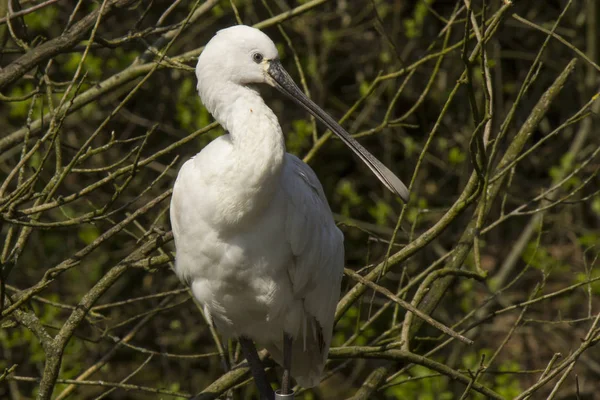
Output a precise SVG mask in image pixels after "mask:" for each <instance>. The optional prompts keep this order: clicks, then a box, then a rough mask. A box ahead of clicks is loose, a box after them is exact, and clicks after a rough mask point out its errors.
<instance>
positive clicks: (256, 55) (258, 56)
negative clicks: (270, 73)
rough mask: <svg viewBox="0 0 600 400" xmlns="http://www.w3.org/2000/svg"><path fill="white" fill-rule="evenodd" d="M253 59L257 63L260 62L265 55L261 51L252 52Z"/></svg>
mask: <svg viewBox="0 0 600 400" xmlns="http://www.w3.org/2000/svg"><path fill="white" fill-rule="evenodd" d="M252 59H253V60H254V62H255V63H257V64H260V63H261V62H262V60H263V55H262V54H260V53H254V54H252Z"/></svg>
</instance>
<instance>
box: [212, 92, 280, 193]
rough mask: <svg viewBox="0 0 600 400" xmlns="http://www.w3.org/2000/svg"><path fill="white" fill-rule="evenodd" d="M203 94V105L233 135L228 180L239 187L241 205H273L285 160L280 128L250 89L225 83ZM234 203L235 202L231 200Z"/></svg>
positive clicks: (256, 94)
mask: <svg viewBox="0 0 600 400" xmlns="http://www.w3.org/2000/svg"><path fill="white" fill-rule="evenodd" d="M210 86H211V88H210V89H209V90H210V92H202V91H200V95H201V97H202V102H203V103H204V105H205V106H206V108H207V109H208V111H209V112H210V113H211V114H212V115H213V116H214V117H215V119H216V120H217V121H218V122H219V123H220V124H221V125H222V126H223V128H225V129H226V130H227V131H228V132H229V135H230V139H231V144H232V151H233V154H232V155H231V156H232V159H233V166H234V168H233V169H232V170H231V171H228V172H226V173H227V174H228V175H230V176H227V177H224V178H226V180H228V181H229V182H230V184H233V181H236V183H237V189H236V190H237V191H236V194H235V196H236V197H238V195H239V196H240V199H239V201H242V202H244V201H246V200H247V199H253V200H255V201H256V204H259V203H266V202H268V201H270V198H271V196H272V195H273V193H274V190H275V188H277V187H278V182H279V179H280V174H281V170H282V166H283V160H284V156H285V142H284V138H283V134H282V132H281V127H280V126H279V122H278V121H277V117H276V116H275V114H274V113H273V111H272V110H271V109H270V108H269V107H268V106H267V105H266V104H265V102H264V101H263V99H262V98H261V96H260V94H259V92H258V91H257V90H256V89H254V88H251V87H247V86H241V85H236V84H232V83H223V84H221V85H218V84H214V85H210ZM231 200H232V201H235V199H231Z"/></svg>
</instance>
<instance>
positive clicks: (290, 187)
mask: <svg viewBox="0 0 600 400" xmlns="http://www.w3.org/2000/svg"><path fill="white" fill-rule="evenodd" d="M282 181H283V182H282V187H283V190H284V191H285V194H286V196H287V198H288V201H287V204H288V206H287V215H286V225H285V226H286V237H287V240H288V242H289V244H290V247H291V250H292V254H293V255H294V262H293V263H292V264H291V265H290V267H289V270H288V273H289V277H290V280H291V282H292V289H293V291H294V296H295V297H296V298H302V299H304V309H305V311H306V312H307V313H308V314H310V315H311V316H312V317H314V318H315V319H316V320H317V322H318V323H319V325H320V327H321V328H322V329H321V330H322V332H317V335H321V334H323V335H324V336H325V337H324V338H319V339H321V340H323V339H324V341H325V343H322V344H323V345H324V346H325V347H329V343H330V340H331V331H332V328H333V317H334V313H335V307H336V304H337V301H338V298H339V294H340V282H341V279H342V275H343V269H344V236H343V234H342V232H341V231H340V230H339V229H338V228H337V226H336V225H335V222H334V220H333V216H332V215H331V210H330V208H329V204H328V203H327V199H326V197H325V193H324V192H323V187H322V186H321V183H320V182H319V180H318V179H317V176H316V175H315V173H314V171H313V170H312V169H311V168H310V167H309V166H308V165H307V164H305V163H304V162H302V161H301V160H300V159H298V158H297V157H295V156H293V155H289V154H288V155H286V160H285V166H284V171H283V176H282ZM309 335H310V334H309ZM321 340H319V341H321Z"/></svg>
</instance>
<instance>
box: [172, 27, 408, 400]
mask: <svg viewBox="0 0 600 400" xmlns="http://www.w3.org/2000/svg"><path fill="white" fill-rule="evenodd" d="M196 77H197V78H198V86H197V89H198V93H199V95H200V98H201V100H202V103H203V104H204V106H205V107H206V109H207V110H208V111H209V112H210V113H211V114H212V115H213V117H214V118H215V119H216V120H217V121H218V122H219V123H220V124H221V125H222V126H223V128H224V129H225V130H226V131H227V132H228V134H225V135H223V136H220V137H218V138H216V139H214V140H213V141H212V142H211V143H210V144H208V145H207V146H206V147H204V149H202V151H201V152H200V153H198V154H196V156H194V157H192V158H191V159H190V160H188V161H187V162H186V163H185V164H184V165H183V166H182V167H181V170H180V171H179V174H178V176H177V180H176V181H175V186H174V189H173V196H172V199H171V209H170V215H171V224H172V228H173V234H174V237H175V247H176V253H177V255H176V262H175V272H176V273H177V275H178V276H179V277H180V278H181V279H182V280H183V281H184V282H186V283H187V284H189V285H190V287H191V290H192V293H193V295H194V296H195V297H196V299H197V300H198V301H199V302H200V303H201V304H202V305H203V307H204V311H205V313H206V315H207V316H208V318H209V320H210V321H211V323H213V324H214V325H215V326H216V328H217V330H218V331H219V332H220V333H221V334H222V335H223V336H225V337H234V338H237V339H238V340H239V343H240V345H241V348H242V351H243V353H244V356H245V357H246V359H247V360H248V364H249V366H250V369H251V372H252V375H253V378H254V381H255V383H256V385H257V388H258V390H259V392H260V394H261V396H262V398H267V399H273V398H274V397H275V393H274V392H273V390H272V389H271V386H270V385H269V383H268V381H267V379H266V375H265V373H264V369H263V366H262V364H261V362H260V359H259V358H258V354H257V352H256V348H255V346H254V343H253V342H256V343H257V344H258V345H260V346H262V347H265V348H266V349H267V350H268V351H269V352H270V354H271V356H272V357H273V359H274V360H275V361H276V362H277V363H279V364H280V365H282V366H283V369H284V371H283V377H282V384H281V391H280V393H281V394H283V395H286V394H287V395H293V394H291V393H290V374H292V375H293V376H294V378H295V379H296V381H297V382H298V383H299V384H300V385H302V386H304V387H313V386H315V385H317V384H318V383H319V381H320V377H321V373H322V371H323V366H324V363H325V361H326V359H327V353H328V351H329V345H330V343H331V336H332V331H333V320H334V312H335V308H336V304H337V301H338V297H339V293H340V281H341V279H342V274H343V266H344V246H343V241H344V237H343V235H342V232H341V231H340V230H339V229H338V228H337V227H336V225H335V222H334V220H333V217H332V214H331V210H330V208H329V204H328V203H327V199H326V198H325V194H324V192H323V188H322V186H321V183H320V182H319V180H318V178H317V176H316V175H315V173H314V172H313V170H312V169H311V168H310V167H309V166H308V165H307V164H305V163H304V162H302V161H301V160H300V159H298V158H297V157H296V156H294V155H292V154H289V153H286V149H285V143H284V136H283V133H282V131H281V127H280V126H279V123H278V120H277V117H276V116H275V114H274V113H273V111H272V110H271V109H270V108H269V107H268V106H267V105H266V104H265V102H264V101H263V99H262V97H261V96H260V93H259V92H258V90H257V85H258V84H262V83H266V84H268V85H271V86H273V87H275V88H277V89H279V90H280V91H281V92H283V93H285V94H286V95H288V96H289V97H291V98H292V99H293V100H294V101H295V102H296V103H298V104H299V105H300V106H302V107H303V108H305V109H306V110H307V111H308V112H310V113H311V114H313V115H314V116H315V117H316V118H317V119H319V120H320V121H322V122H323V123H324V124H325V125H326V126H327V127H328V128H329V129H330V130H331V131H332V132H333V133H334V134H336V135H337V136H339V137H340V139H342V141H343V142H344V143H345V144H346V145H348V146H349V147H350V148H351V149H352V150H353V151H354V152H355V153H356V154H357V155H358V156H359V157H360V159H361V160H362V161H363V162H365V163H366V164H367V165H368V166H369V168H370V169H371V170H372V171H373V173H374V174H375V175H376V176H377V177H378V178H379V179H380V180H381V181H382V182H383V184H384V185H385V186H386V187H387V188H388V189H390V190H391V191H392V192H393V193H395V194H397V195H398V196H400V197H401V198H402V199H404V200H406V199H407V197H408V190H407V188H406V186H404V184H403V183H402V182H401V181H400V180H399V179H398V178H397V177H396V176H395V175H394V174H393V173H392V172H391V171H390V170H389V169H388V168H386V167H385V166H384V165H383V164H382V163H381V162H379V161H378V160H377V159H376V158H375V157H373V156H372V155H371V154H370V153H369V152H368V151H367V150H365V148H364V147H362V146H361V145H360V144H359V143H358V142H356V140H354V139H353V138H352V137H351V136H350V135H349V134H348V133H347V132H346V131H345V130H344V129H343V128H342V127H341V126H340V125H339V124H338V123H337V122H335V120H333V118H331V117H330V116H329V115H327V114H326V113H325V112H324V111H323V110H322V109H321V108H319V107H318V106H317V105H316V104H315V103H314V102H312V101H311V100H310V99H309V98H308V97H307V96H305V95H304V93H303V92H302V91H301V90H300V89H299V88H298V86H296V84H295V83H294V82H293V80H292V78H291V77H290V76H289V74H288V73H287V72H286V71H285V70H284V69H283V67H282V65H281V63H280V61H279V55H278V52H277V48H276V47H275V44H274V43H273V41H271V39H269V37H268V36H267V35H266V34H264V33H263V32H261V31H260V30H258V29H255V28H251V27H248V26H243V25H238V26H233V27H230V28H227V29H223V30H220V31H219V32H218V33H217V34H216V35H215V36H214V37H213V38H212V39H211V40H210V41H209V42H208V44H207V45H206V47H205V49H204V51H203V52H202V54H201V55H200V57H199V58H198V65H197V66H196Z"/></svg>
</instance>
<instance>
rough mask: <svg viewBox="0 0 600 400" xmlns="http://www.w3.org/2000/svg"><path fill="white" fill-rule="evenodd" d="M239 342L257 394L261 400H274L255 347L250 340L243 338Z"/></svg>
mask: <svg viewBox="0 0 600 400" xmlns="http://www.w3.org/2000/svg"><path fill="white" fill-rule="evenodd" d="M239 342H240V346H241V347H242V352H243V353H244V357H246V360H248V365H249V366H250V372H252V377H253V378H254V383H255V384H256V387H257V388H258V392H259V393H260V397H261V399H262V400H273V399H275V393H274V392H273V389H272V388H271V385H269V381H267V375H266V374H265V370H264V369H263V365H262V362H261V361H260V358H259V357H258V353H257V352H256V347H254V343H253V342H252V340H250V339H248V338H247V337H243V336H241V337H240V338H239Z"/></svg>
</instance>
